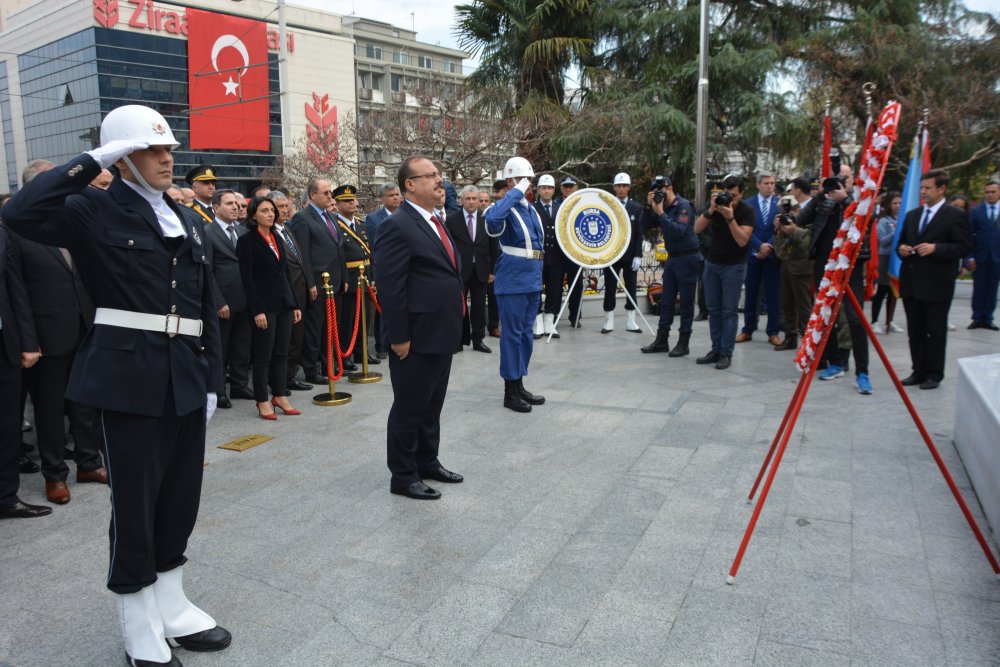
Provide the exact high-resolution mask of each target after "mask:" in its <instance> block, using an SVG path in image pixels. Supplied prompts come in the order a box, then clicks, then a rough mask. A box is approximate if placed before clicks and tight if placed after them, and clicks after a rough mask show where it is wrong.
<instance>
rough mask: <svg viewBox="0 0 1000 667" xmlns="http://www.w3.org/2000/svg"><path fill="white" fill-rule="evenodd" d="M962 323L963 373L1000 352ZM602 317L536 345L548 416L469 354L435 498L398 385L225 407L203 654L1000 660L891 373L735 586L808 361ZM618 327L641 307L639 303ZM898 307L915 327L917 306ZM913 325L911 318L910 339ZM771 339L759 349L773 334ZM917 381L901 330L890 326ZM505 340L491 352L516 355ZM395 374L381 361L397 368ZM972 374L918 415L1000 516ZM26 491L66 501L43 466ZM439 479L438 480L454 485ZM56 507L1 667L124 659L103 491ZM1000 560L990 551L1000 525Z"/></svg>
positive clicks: (992, 605) (26, 542)
mask: <svg viewBox="0 0 1000 667" xmlns="http://www.w3.org/2000/svg"><path fill="white" fill-rule="evenodd" d="M967 288H968V286H967V285H963V286H962V287H961V288H960V292H959V299H958V300H957V302H956V304H955V307H954V309H953V313H952V320H953V321H954V322H955V323H956V324H958V325H959V330H958V331H957V332H955V333H954V334H952V335H951V336H950V340H949V355H950V356H951V357H953V358H954V357H957V356H970V355H977V354H985V353H991V352H996V351H997V349H998V343H1000V334H996V333H992V332H988V331H983V330H977V331H966V330H965V328H964V325H965V324H966V323H967V319H966V318H967V316H968V312H969V305H968V289H967ZM599 310H600V305H599V302H596V301H588V302H587V303H586V304H585V317H584V320H583V324H584V326H583V328H582V329H580V330H577V331H570V330H569V329H567V328H564V329H563V332H562V333H563V337H562V339H561V340H559V341H554V342H553V343H552V344H551V345H547V346H546V345H539V346H538V347H537V348H536V350H537V353H536V356H535V359H534V362H533V364H532V367H531V370H532V373H531V376H530V377H529V378H528V381H527V385H528V387H529V388H530V389H531V390H532V391H536V392H540V393H543V394H545V395H546V397H547V399H548V402H547V403H546V405H545V406H543V407H540V408H536V410H535V412H533V413H532V414H530V415H519V414H515V413H513V412H510V411H507V410H504V409H503V408H502V407H501V384H500V382H499V380H498V377H497V355H496V354H493V355H491V356H486V355H483V354H480V353H476V352H464V353H462V354H460V355H458V356H457V357H456V359H455V365H454V370H453V373H452V382H451V390H450V392H449V397H448V401H447V404H446V408H445V413H444V419H443V433H444V439H443V442H444V444H443V447H442V460H443V462H444V463H445V465H446V466H447V467H449V468H452V469H454V470H457V471H460V472H462V473H463V474H464V475H465V476H466V482H465V483H464V484H461V485H458V486H444V488H442V491H443V492H444V498H443V499H442V500H441V501H438V502H432V503H427V502H418V501H412V500H407V499H404V498H401V497H398V496H392V495H390V494H389V493H388V474H387V472H386V469H385V463H384V461H385V451H384V450H385V444H384V442H385V437H384V426H385V416H386V412H387V409H388V406H389V403H390V398H391V389H390V386H389V384H388V382H383V383H381V384H376V385H368V386H358V385H351V386H348V385H347V384H346V383H345V384H344V385H343V386H341V387H340V388H341V389H344V390H349V391H351V392H353V394H354V402H352V403H351V404H350V405H348V406H345V407H337V408H321V407H316V406H313V405H311V404H310V403H309V402H308V400H307V398H306V397H305V396H304V395H302V394H298V396H297V399H296V401H295V404H296V405H297V406H298V407H301V408H304V409H305V415H304V416H302V417H295V418H291V417H290V418H284V417H283V418H281V419H280V420H279V421H278V422H277V423H273V424H272V423H266V422H264V421H261V420H260V419H257V418H256V417H255V415H254V413H253V406H252V404H251V403H250V402H249V401H238V402H237V404H236V407H235V408H234V409H233V410H229V411H220V413H219V415H218V416H217V417H216V420H215V421H214V422H213V423H212V426H211V428H210V432H209V434H210V441H211V443H212V444H213V445H214V444H218V443H221V442H223V441H225V440H228V439H230V438H233V437H236V436H239V435H242V434H246V433H249V432H255V433H265V434H268V435H273V436H274V437H275V439H274V440H272V441H271V442H268V443H266V444H264V445H262V446H259V447H256V448H254V449H251V450H249V451H246V452H243V453H236V452H230V451H223V450H219V449H215V448H214V447H211V448H210V449H209V450H208V453H207V457H206V458H207V460H208V463H209V465H208V468H207V470H206V476H205V484H204V498H203V504H202V511H201V516H200V521H199V523H198V527H197V529H196V532H195V534H194V536H193V539H192V542H191V545H190V550H189V555H190V557H191V562H190V563H189V564H188V566H187V568H186V577H187V583H188V590H189V592H190V593H191V596H192V598H193V599H194V600H195V602H197V603H198V604H200V605H201V606H203V607H204V608H205V609H207V610H209V611H210V612H211V613H212V614H213V615H215V617H216V618H217V619H218V620H220V621H221V622H222V623H223V624H224V625H225V626H227V627H229V628H230V629H231V630H232V631H233V635H234V637H235V639H234V642H233V645H232V646H231V648H229V649H228V650H227V651H225V652H222V653H217V654H194V653H188V652H179V654H178V655H179V657H180V658H181V659H182V660H183V662H184V663H185V664H186V665H268V666H271V665H295V666H298V665H377V666H379V667H389V666H397V667H401V666H404V665H470V666H481V665H483V666H485V665H505V666H506V665H573V666H578V665H579V666H583V665H737V664H751V663H752V664H758V665H796V666H798V665H847V664H852V665H923V664H926V665H990V664H992V665H996V664H1000V582H998V581H997V580H996V579H995V578H994V577H993V575H992V572H991V571H990V569H989V566H988V564H987V562H986V559H985V558H984V557H983V554H982V553H981V552H980V551H979V547H978V546H977V544H976V542H975V541H974V539H973V536H972V534H971V532H970V530H969V529H968V527H967V526H966V524H965V522H964V520H963V519H962V517H961V515H960V513H959V510H958V508H957V506H956V504H955V503H954V501H953V500H952V498H951V496H950V494H949V492H948V490H947V488H946V486H945V484H944V481H943V480H942V478H941V476H940V475H939V474H938V472H937V470H936V468H935V466H934V463H933V461H932V460H931V457H930V455H929V454H928V452H927V450H926V448H925V447H924V445H923V444H922V442H921V441H920V439H919V437H918V435H917V433H916V430H915V429H914V427H913V425H912V423H911V422H910V419H909V417H908V416H907V414H906V412H905V411H904V409H903V407H902V404H901V402H900V400H899V397H898V396H897V395H896V394H895V392H894V391H893V390H892V389H891V387H890V385H889V384H888V378H887V376H886V374H885V372H884V370H882V369H881V367H880V365H879V364H878V363H877V361H876V362H874V363H873V372H872V379H873V382H874V384H875V394H874V395H872V396H860V395H859V394H857V393H856V392H855V391H854V388H853V384H852V380H851V378H849V377H848V378H842V379H839V380H836V381H834V382H816V383H814V385H813V389H812V391H811V393H810V396H809V400H808V402H807V403H806V406H805V409H804V412H803V415H802V419H801V420H800V423H799V426H798V428H797V429H796V431H795V434H794V437H793V439H792V443H791V445H790V448H789V450H788V454H787V456H786V458H785V461H784V463H783V465H782V466H781V469H780V472H779V475H778V477H777V481H776V483H775V486H774V488H773V490H772V493H771V496H770V498H769V500H768V502H767V505H766V507H765V510H764V512H763V515H762V517H761V521H760V523H759V525H758V529H757V532H756V535H755V536H754V539H753V541H752V542H751V544H750V549H749V551H748V553H747V556H746V558H745V560H744V562H743V565H742V569H741V570H740V572H739V576H738V578H737V583H736V585H735V586H727V585H726V584H725V583H724V579H725V574H726V573H727V571H728V569H729V567H730V564H731V563H732V559H733V557H734V555H735V553H736V550H737V547H738V545H739V542H740V539H741V537H742V533H743V530H744V528H745V525H746V522H747V520H748V518H749V516H750V508H749V507H748V505H747V504H746V503H745V502H744V499H745V496H746V493H747V491H748V489H749V487H750V484H751V482H752V481H753V478H754V475H755V474H756V472H757V469H758V466H759V465H760V463H761V461H762V459H763V456H764V453H765V451H766V449H767V446H768V444H769V442H770V440H771V438H772V437H773V435H774V433H775V430H776V429H777V427H778V424H779V422H780V420H781V416H782V414H783V412H784V410H785V407H786V405H787V403H788V400H789V398H790V397H791V393H792V390H793V388H794V383H795V380H796V377H797V376H796V374H795V371H794V370H793V368H792V365H791V363H790V361H791V356H792V355H791V353H778V352H774V351H772V350H771V348H770V346H768V345H766V344H765V343H764V342H763V341H761V340H755V341H754V342H751V343H748V344H744V345H741V346H739V348H738V351H737V354H736V356H735V359H734V364H733V367H732V368H731V369H730V370H729V371H716V370H714V369H710V368H705V367H698V366H696V365H695V363H694V357H695V356H697V355H700V354H702V353H704V352H705V351H706V350H707V347H708V346H707V338H708V333H707V324H706V323H697V324H696V329H695V334H694V343H693V346H692V347H693V351H694V354H693V355H692V356H690V357H687V358H684V359H668V358H667V357H666V355H656V356H652V357H650V356H649V355H641V354H639V350H638V348H639V346H640V345H641V344H643V343H645V342H646V341H647V340H648V337H646V336H642V337H640V336H637V335H635V334H631V333H626V332H625V331H624V330H623V328H622V325H623V322H622V319H623V318H621V316H619V329H618V330H616V331H615V332H614V333H613V334H611V335H606V336H602V335H600V334H599V333H598V330H599V329H600V322H601V319H600V313H599ZM619 312H620V311H619ZM900 315H902V313H901V312H900ZM903 320H904V318H902V317H900V323H901V324H905V322H904V321H903ZM758 338H760V336H758ZM882 340H883V341H884V342H885V343H886V344H887V347H888V349H889V353H890V355H891V357H892V359H893V360H894V362H895V363H896V365H897V368H899V369H901V370H902V371H903V375H905V374H906V373H907V372H908V353H907V351H906V338H905V335H898V334H897V335H891V336H884V337H882ZM493 342H495V341H493ZM383 368H384V367H383ZM956 377H957V372H956V370H955V365H954V363H950V364H949V368H948V377H947V378H946V381H945V383H944V384H943V385H942V388H941V389H939V390H938V391H933V392H923V391H914V392H913V396H912V397H913V400H914V402H915V403H916V405H917V407H918V409H919V410H920V412H921V414H922V415H923V417H924V419H925V420H926V423H927V426H928V428H929V429H930V431H931V433H933V434H934V437H935V439H936V441H937V442H938V445H939V446H940V448H941V452H942V454H943V456H944V458H945V460H946V461H947V463H948V465H949V466H950V467H951V470H952V472H953V473H954V475H955V477H956V479H957V480H958V484H959V485H960V486H961V488H962V490H963V492H964V494H965V496H966V498H967V499H968V500H969V502H970V504H971V505H972V507H973V511H974V512H975V514H976V516H977V518H978V519H979V520H980V521H983V519H982V514H981V512H980V510H979V508H978V505H977V504H976V501H975V497H974V495H973V494H972V492H971V490H970V488H969V484H968V480H967V478H966V475H965V473H964V470H963V468H962V465H961V462H960V461H959V459H958V457H957V455H956V453H955V450H954V447H953V446H952V444H951V441H950V437H951V432H952V424H953V419H954V417H953V415H954V409H955V406H954V397H955V382H956ZM22 485H23V486H22V488H23V497H24V498H25V499H26V500H28V501H30V502H40V501H42V500H43V493H42V488H41V480H40V477H38V476H24V477H22ZM442 486H443V485H442ZM71 490H72V492H73V494H74V496H73V501H72V502H71V503H70V504H69V505H67V506H65V507H59V508H57V509H56V510H55V512H54V514H53V515H52V516H51V517H48V518H45V519H39V520H33V521H6V522H3V523H2V524H0V591H2V595H0V661H3V660H6V661H7V662H8V663H10V664H11V665H16V666H18V667H28V666H32V665H60V664H65V665H106V664H121V662H122V648H121V644H120V640H119V638H118V631H117V625H116V621H115V616H114V611H113V607H112V602H111V597H110V595H109V594H108V592H107V591H105V590H104V589H103V587H102V582H103V576H104V572H105V568H106V562H107V538H106V532H107V524H108V517H109V509H108V502H107V491H106V490H105V489H104V488H100V487H96V486H94V485H84V486H77V485H75V484H71ZM990 539H991V544H993V545H995V544H996V541H995V537H993V536H992V534H991V536H990Z"/></svg>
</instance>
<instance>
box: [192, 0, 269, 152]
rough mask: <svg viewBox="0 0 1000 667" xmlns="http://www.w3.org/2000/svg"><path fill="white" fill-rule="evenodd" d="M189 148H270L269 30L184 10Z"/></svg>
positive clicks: (252, 23) (239, 20) (243, 21)
mask: <svg viewBox="0 0 1000 667" xmlns="http://www.w3.org/2000/svg"><path fill="white" fill-rule="evenodd" d="M187 19H188V21H187V25H188V104H189V105H190V107H191V121H190V123H191V136H190V144H191V148H193V149H196V148H217V149H218V148H223V149H225V148H242V149H248V150H260V151H266V150H268V149H270V147H271V137H270V134H271V133H270V125H269V123H268V120H269V119H268V107H269V104H268V76H267V26H266V25H265V24H264V23H263V22H262V21H252V20H250V19H243V18H237V17H235V16H227V15H225V14H216V13H215V12H206V11H201V10H198V9H188V10H187Z"/></svg>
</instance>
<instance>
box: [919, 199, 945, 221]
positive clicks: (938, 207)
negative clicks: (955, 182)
mask: <svg viewBox="0 0 1000 667" xmlns="http://www.w3.org/2000/svg"><path fill="white" fill-rule="evenodd" d="M942 206H944V197H942V198H941V199H940V200H939V201H938V203H936V204H934V205H933V206H927V205H926V204H924V210H925V212H924V215H927V213H926V211H930V212H931V217H930V218H928V222H929V221H930V220H933V219H934V216H935V215H937V212H938V211H940V210H941V207H942Z"/></svg>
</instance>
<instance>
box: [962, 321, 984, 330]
mask: <svg viewBox="0 0 1000 667" xmlns="http://www.w3.org/2000/svg"><path fill="white" fill-rule="evenodd" d="M981 326H983V325H982V324H980V323H979V322H972V323H971V324H969V326H967V327H966V329H978V328H979V327H981Z"/></svg>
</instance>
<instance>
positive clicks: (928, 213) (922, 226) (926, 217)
mask: <svg viewBox="0 0 1000 667" xmlns="http://www.w3.org/2000/svg"><path fill="white" fill-rule="evenodd" d="M924 210H925V211H926V212H925V213H924V219H923V220H922V221H921V222H920V229H919V230H917V233H918V234H923V233H924V229H925V228H926V227H927V223H928V222H930V221H931V210H930V209H929V208H926V209H924Z"/></svg>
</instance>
